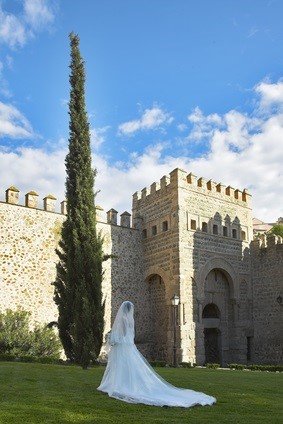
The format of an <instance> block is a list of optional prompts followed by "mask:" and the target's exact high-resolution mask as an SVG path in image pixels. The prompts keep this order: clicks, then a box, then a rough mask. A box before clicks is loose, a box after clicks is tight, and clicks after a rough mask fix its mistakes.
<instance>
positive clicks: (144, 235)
mask: <svg viewBox="0 0 283 424" xmlns="http://www.w3.org/2000/svg"><path fill="white" fill-rule="evenodd" d="M142 238H144V239H145V238H147V231H146V229H144V230H142Z"/></svg>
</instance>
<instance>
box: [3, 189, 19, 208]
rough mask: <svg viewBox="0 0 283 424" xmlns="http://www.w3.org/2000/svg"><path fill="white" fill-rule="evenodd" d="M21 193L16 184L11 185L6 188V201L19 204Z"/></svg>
mask: <svg viewBox="0 0 283 424" xmlns="http://www.w3.org/2000/svg"><path fill="white" fill-rule="evenodd" d="M19 193H20V190H18V189H17V187H15V186H10V187H9V188H7V190H6V202H7V203H11V204H12V205H17V204H18V203H19Z"/></svg>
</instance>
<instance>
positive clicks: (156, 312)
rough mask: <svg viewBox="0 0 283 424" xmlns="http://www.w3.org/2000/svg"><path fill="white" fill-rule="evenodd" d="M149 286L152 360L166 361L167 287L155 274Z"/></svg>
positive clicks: (149, 279)
mask: <svg viewBox="0 0 283 424" xmlns="http://www.w3.org/2000/svg"><path fill="white" fill-rule="evenodd" d="M147 284H148V290H149V302H150V308H149V314H150V320H149V322H150V328H149V343H150V359H151V360H166V357H167V331H168V307H167V305H166V298H165V293H166V292H165V285H164V281H163V279H162V277H161V276H160V275H158V274H154V275H151V276H150V277H148V278H147Z"/></svg>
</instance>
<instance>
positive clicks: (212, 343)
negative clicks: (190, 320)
mask: <svg viewBox="0 0 283 424" xmlns="http://www.w3.org/2000/svg"><path fill="white" fill-rule="evenodd" d="M204 348H205V362H206V363H215V364H220V363H221V358H220V331H219V330H218V328H205V329H204Z"/></svg>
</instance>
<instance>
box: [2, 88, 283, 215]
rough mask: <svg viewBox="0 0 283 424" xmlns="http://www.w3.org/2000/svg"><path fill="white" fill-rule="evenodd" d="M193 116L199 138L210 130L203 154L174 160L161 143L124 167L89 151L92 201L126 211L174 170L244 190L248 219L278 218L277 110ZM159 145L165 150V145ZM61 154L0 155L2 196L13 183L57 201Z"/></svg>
mask: <svg viewBox="0 0 283 424" xmlns="http://www.w3.org/2000/svg"><path fill="white" fill-rule="evenodd" d="M270 84H271V83H270ZM273 86H274V87H269V88H270V89H273V88H274V89H275V90H280V86H279V85H278V84H273ZM276 87H277V88H276ZM255 93H257V91H256V90H255ZM277 96H278V93H277V95H276V96H275V97H276V98H277ZM193 114H194V117H192V116H191V118H192V121H191V122H193V124H194V125H198V126H199V130H200V131H202V127H201V123H202V124H203V125H204V127H205V128H204V134H207V132H208V129H207V126H208V125H209V126H210V127H209V128H210V129H209V131H210V136H209V138H208V139H209V142H208V145H209V148H208V151H207V152H206V153H205V154H204V155H203V156H200V157H196V158H189V157H187V156H179V157H177V158H176V157H174V156H173V154H172V155H169V154H167V155H165V148H164V145H162V144H158V145H155V146H151V147H148V148H147V149H146V150H145V151H144V152H143V153H142V154H138V153H133V154H132V155H131V156H130V158H129V160H128V161H127V162H126V163H110V161H109V160H108V159H107V158H106V157H104V156H103V155H101V154H100V153H99V152H97V150H96V151H94V155H93V165H94V166H95V167H96V168H97V169H98V175H97V179H96V189H100V190H101V192H100V193H99V194H98V197H97V203H98V204H100V205H101V206H102V207H103V208H104V209H105V210H108V209H110V208H111V207H114V208H115V209H117V210H118V211H119V212H120V213H121V212H123V211H124V210H125V209H127V210H130V208H131V195H132V194H133V193H134V192H135V191H137V190H140V189H142V188H143V187H145V186H149V185H150V184H151V183H152V182H154V181H159V179H160V178H161V177H162V176H163V175H165V174H168V173H169V172H170V171H172V170H173V169H174V168H176V167H180V168H182V169H185V170H187V171H188V172H193V173H194V174H196V175H198V176H199V177H200V176H204V177H205V178H208V179H210V178H212V179H213V180H215V181H221V182H222V183H223V184H226V185H229V184H230V185H232V186H233V187H234V188H239V189H243V188H245V187H247V188H249V189H250V192H251V193H252V195H253V207H254V215H255V216H257V217H259V218H261V219H263V220H266V221H268V222H272V221H275V220H276V219H277V218H278V217H279V216H282V201H281V199H282V186H283V182H282V178H283V176H282V163H283V143H282V140H283V113H282V112H280V110H279V111H277V112H274V111H272V113H271V112H270V113H269V115H266V114H264V115H262V114H258V112H257V109H255V110H254V111H252V113H251V114H249V115H248V114H243V113H240V112H238V111H235V110H231V111H228V112H227V113H225V114H223V115H216V114H210V115H208V116H205V115H204V114H203V113H202V112H201V110H200V109H199V110H197V111H196V112H193V113H192V114H191V115H193ZM207 121H208V122H207ZM193 131H194V128H193V129H192V132H193ZM197 141H198V140H197ZM191 142H193V139H191V140H190V143H191ZM165 147H166V152H168V146H167V145H166V146H165ZM173 153H174V155H176V153H175V151H173ZM65 154H66V150H65V148H60V149H59V150H58V151H52V152H51V153H46V152H44V151H42V150H39V149H21V150H18V151H16V152H13V153H11V152H7V151H4V152H2V153H1V152H0V181H1V186H2V187H3V192H4V189H5V188H6V187H7V186H8V185H11V184H15V185H17V186H18V188H19V189H21V190H22V191H24V192H25V191H27V190H30V189H32V188H33V189H35V190H37V191H39V193H40V194H41V196H42V197H44V195H45V194H46V193H49V192H51V193H54V194H55V195H57V196H58V199H62V198H63V197H64V180H65V176H64V157H65ZM33 182H34V186H32V183H33Z"/></svg>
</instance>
